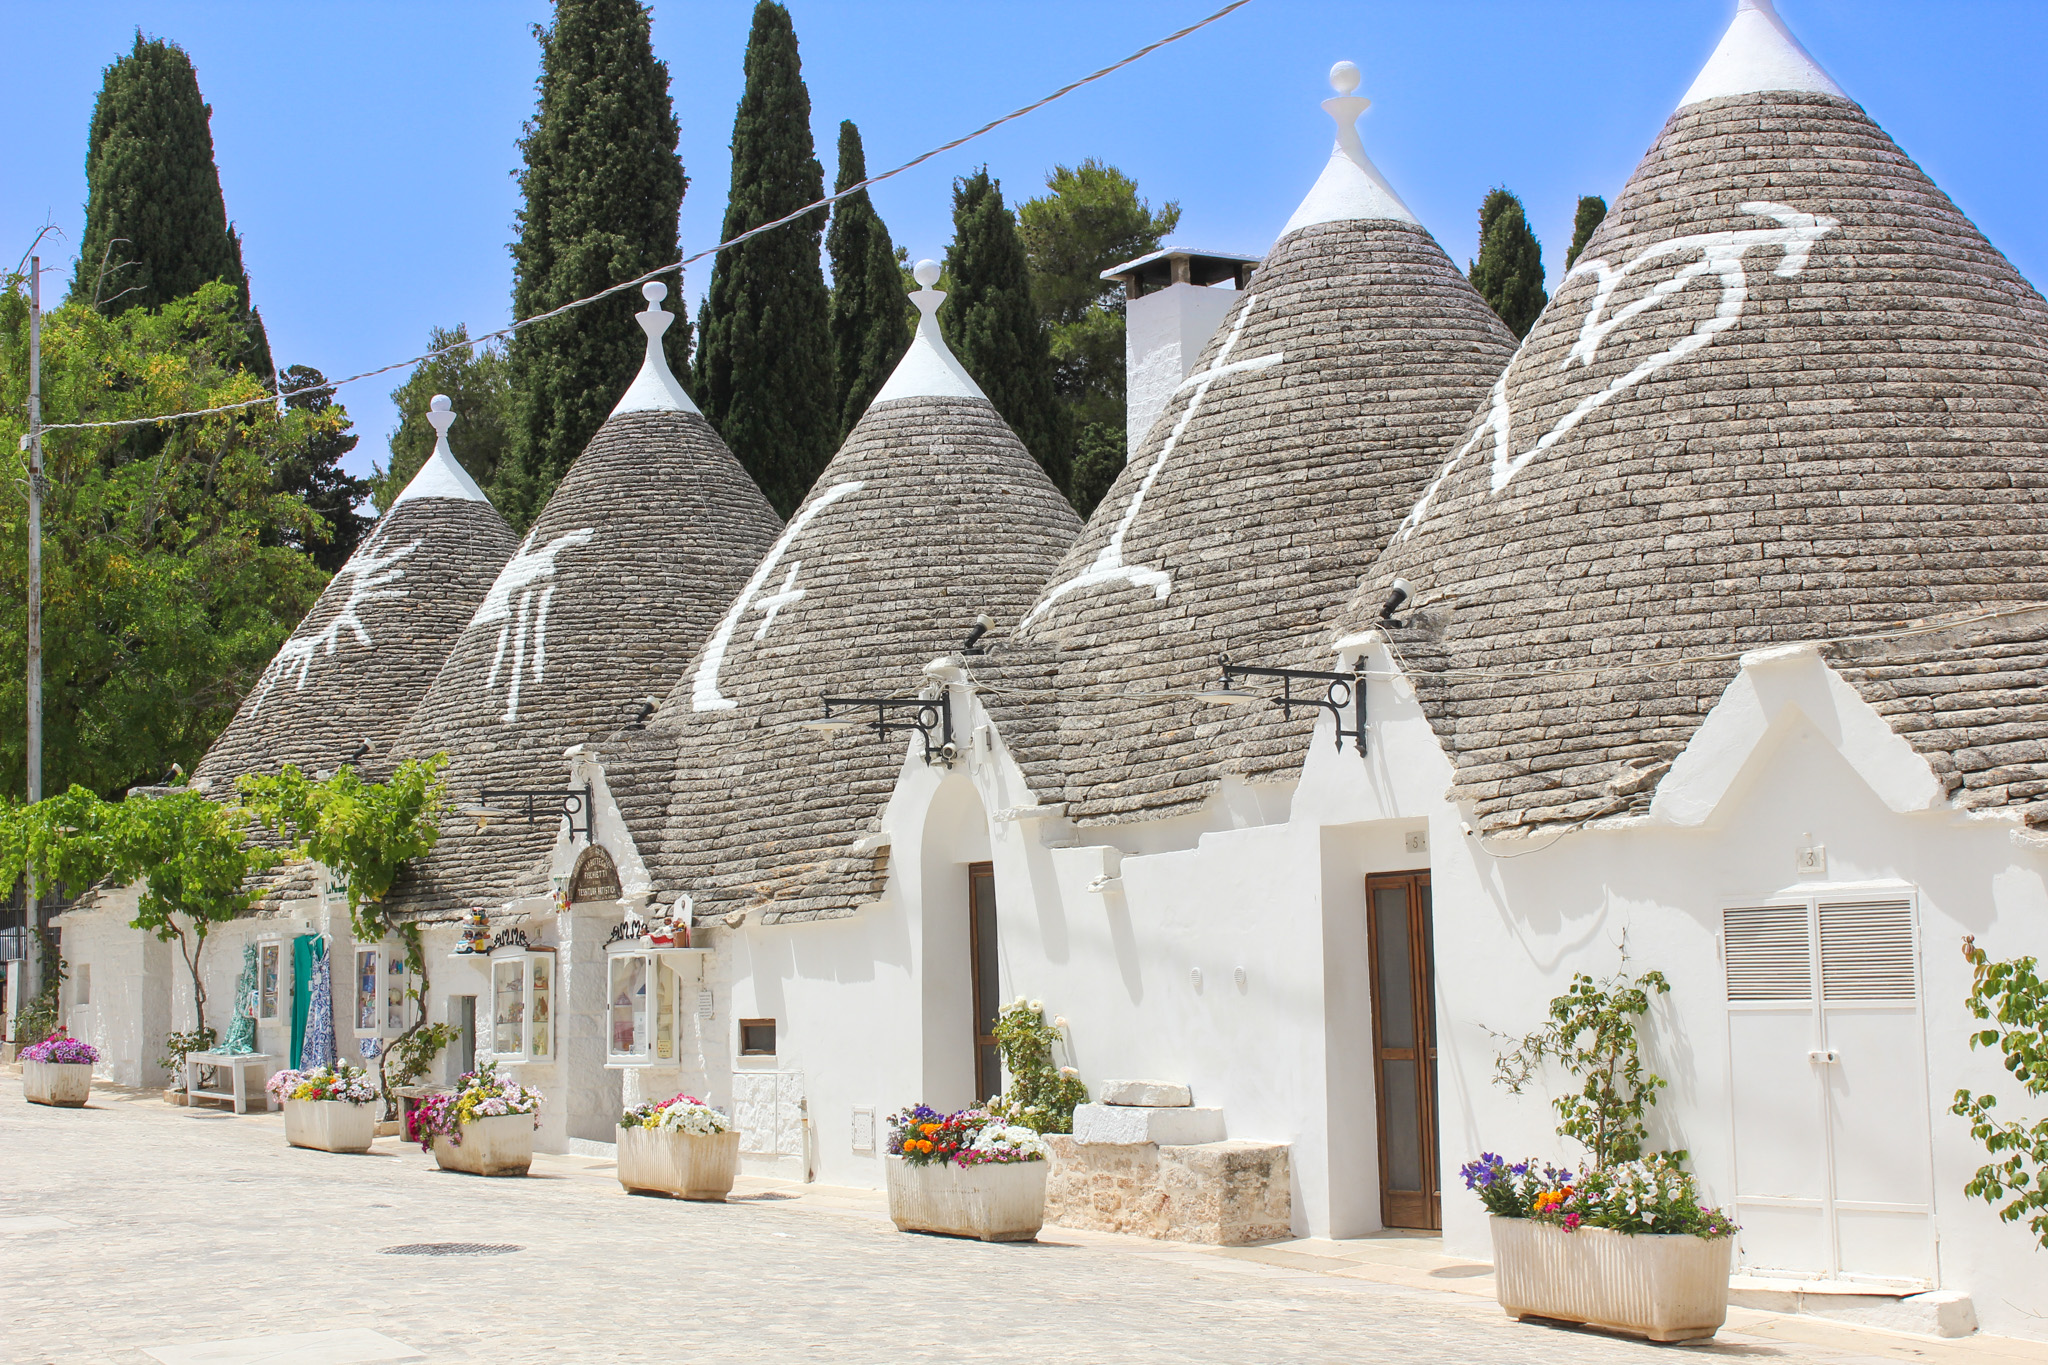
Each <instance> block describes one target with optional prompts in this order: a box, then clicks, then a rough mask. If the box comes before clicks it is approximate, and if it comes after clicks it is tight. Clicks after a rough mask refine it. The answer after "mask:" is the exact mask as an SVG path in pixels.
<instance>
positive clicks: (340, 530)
mask: <svg viewBox="0 0 2048 1365" xmlns="http://www.w3.org/2000/svg"><path fill="white" fill-rule="evenodd" d="M278 378H279V380H280V382H281V384H282V386H283V387H284V388H287V389H305V390H307V392H305V393H295V394H293V395H292V396H291V397H289V398H287V399H285V400H284V405H285V407H286V408H288V409H291V410H294V411H298V412H308V413H314V414H318V415H323V416H329V417H335V418H339V421H340V425H322V426H316V427H311V428H309V429H308V431H307V434H306V438H305V439H304V440H302V441H300V442H298V443H296V444H294V445H291V446H287V447H285V448H283V449H281V450H280V451H279V452H278V455H277V457H276V458H275V459H273V460H272V462H271V470H272V472H273V476H274V477H275V479H276V481H277V487H278V491H280V492H283V493H290V494H292V495H294V496H295V497H297V498H299V499H300V500H301V501H303V502H304V503H305V504H306V506H308V507H310V508H312V509H313V514H314V515H315V516H317V517H318V518H320V520H321V521H323V522H325V523H326V526H327V537H326V539H324V540H322V539H319V538H318V537H317V536H302V537H292V538H288V539H287V542H286V543H288V544H296V545H297V546H298V547H299V548H300V549H302V550H304V551H305V552H306V553H307V554H309V555H311V556H312V557H313V562H314V563H315V564H317V565H319V566H320V567H321V569H323V570H325V571H326V572H328V573H333V572H334V571H335V570H336V569H339V568H340V567H341V566H342V565H344V564H346V563H348V557H349V556H350V555H352V554H354V553H355V552H356V546H357V545H359V544H361V543H362V539H363V532H364V531H366V530H368V529H369V526H370V518H368V517H366V516H364V515H362V514H361V513H360V512H358V511H357V510H356V509H357V508H358V507H360V506H361V505H362V501H363V497H364V495H365V494H367V493H368V492H369V491H370V485H369V483H368V481H366V480H363V479H358V478H356V477H355V476H354V475H352V474H350V473H348V472H347V471H346V470H344V469H343V468H342V467H341V459H342V456H344V455H346V454H348V453H349V452H350V451H351V450H354V449H355V448H356V434H355V432H354V430H353V429H352V428H351V427H350V426H349V424H348V414H347V412H346V411H345V410H343V409H342V408H340V407H339V406H338V405H336V403H335V401H334V390H333V389H331V388H329V387H327V376H326V375H324V374H322V373H320V371H318V370H316V369H314V368H313V367H312V366H310V365H291V366H287V367H286V369H285V371H284V373H283V374H281V375H279V376H278Z"/></svg>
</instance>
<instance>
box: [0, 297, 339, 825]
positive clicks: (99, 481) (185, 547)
mask: <svg viewBox="0 0 2048 1365" xmlns="http://www.w3.org/2000/svg"><path fill="white" fill-rule="evenodd" d="M9 283H13V282H12V281H10V282H9ZM245 326H246V323H245V319H244V316H243V313H242V309H241V304H240V300H239V298H238V296H237V295H236V293H235V290H234V288H233V286H231V285H229V284H226V283H223V282H215V283H212V284H208V285H205V286H203V287H202V288H201V289H200V290H199V291H198V292H197V293H196V294H194V295H192V296H191V297H189V298H184V299H173V300H172V301H170V302H169V303H167V304H165V305H164V306H163V307H162V308H160V309H147V308H133V309H129V310H128V311H126V312H123V313H120V314H118V315H116V316H111V317H109V316H107V315H104V314H102V313H99V312H97V311H95V310H94V309H92V308H89V307H86V306H84V305H83V304H76V303H73V304H67V305H66V306H64V307H63V308H60V309H57V310H55V311H53V312H51V313H50V314H49V315H48V316H47V317H46V318H45V319H44V326H43V395H44V396H43V404H44V407H43V411H44V413H45V417H46V420H48V421H52V422H72V421H101V420H112V419H120V418H129V417H138V416H146V415H149V414H152V413H161V412H180V411H187V410H190V409H195V408H208V407H213V406H216V405H219V404H224V403H232V402H236V401H240V400H243V399H248V398H253V397H260V396H261V395H262V394H263V392H264V387H263V385H262V384H261V383H260V382H259V381H258V380H257V379H256V378H255V376H253V375H251V374H249V373H248V372H247V371H245V370H243V369H241V368H239V366H238V365H237V364H236V362H235V359H234V358H235V356H236V355H237V354H238V353H239V351H240V349H241V347H242V346H243V344H244V342H245V340H246V331H245ZM27 353H28V308H27V304H26V301H25V300H24V299H22V298H21V296H20V294H19V292H18V291H15V290H12V289H10V290H8V291H7V292H5V293H4V294H0V791H4V792H12V793H14V794H15V795H16V796H17V797H18V796H19V795H21V794H22V791H23V785H24V780H25V779H24V770H25V766H26V752H25V747H24V740H23V731H24V720H23V716H24V710H25V700H24V690H23V672H24V667H25V659H24V650H25V640H26V619H25V618H26V612H27V606H26V604H27V600H28V587H27V560H28V548H27V547H28V531H27V471H26V459H27V457H26V455H25V454H24V453H23V452H22V450H21V448H20V438H21V436H22V434H23V433H24V431H25V430H26V422H25V418H26V396H27V388H28V354H27ZM347 423H348V416H347V414H346V413H345V412H344V411H343V410H342V409H341V408H340V407H339V406H336V405H331V404H330V405H327V406H324V407H319V408H307V407H296V408H288V409H286V410H285V411H284V412H283V413H280V412H278V410H277V408H276V407H275V405H273V404H270V403H259V404H257V405H255V406H253V407H249V408H244V409H241V410H239V411H238V412H233V413H223V414H218V415H215V416H211V417H202V418H187V419H183V420H181V421H178V422H175V423H166V424H162V425H160V426H157V427H153V428H149V430H150V431H151V432H152V434H153V436H154V439H153V441H152V442H151V443H150V444H149V446H148V447H146V448H138V447H137V446H136V445H135V444H134V443H131V442H130V441H128V440H127V439H126V437H125V435H124V434H123V432H122V431H120V430H118V429H117V430H114V431H107V430H92V431H53V432H50V433H49V434H48V435H47V436H46V437H45V440H44V455H45V477H46V480H47V492H46V494H45V498H44V503H43V542H44V543H43V572H44V587H43V612H44V614H43V645H44V660H43V725H44V736H43V754H44V771H45V774H46V777H47V781H48V784H49V787H48V789H49V790H52V791H62V790H64V789H65V788H66V787H68V786H70V785H71V784H73V783H77V784H80V785H83V786H86V787H90V788H92V789H94V790H96V791H98V792H100V793H102V794H104V795H108V796H112V795H115V794H117V793H120V792H123V791H126V790H127V789H128V788H129V787H132V786H135V785H138V784H141V783H147V782H153V781H156V780H157V779H159V778H161V777H162V775H163V774H164V772H165V770H166V769H167V768H169V766H170V765H171V764H173V763H179V764H183V765H184V766H186V767H188V768H189V767H191V766H192V765H193V764H194V763H196V762H197V761H198V759H199V756H200V755H201V754H202V753H204V752H205V750H206V748H207V746H208V745H209V744H211V743H212V742H213V740H214V737H215V736H216V735H218V734H219V733H220V731H221V728H222V727H223V726H225V725H226V724H227V722H228V721H229V719H231V718H232V717H233V715H234V712H235V708H236V706H237V705H238V704H239V703H240V701H241V699H242V695H243V693H244V692H246V691H247V690H248V688H249V686H250V684H251V683H252V682H254V680H255V679H256V677H257V675H258V674H259V673H261V671H262V669H263V667H264V665H265V664H267V663H268V662H269V661H270V658H271V656H272V655H274V654H275V653H276V652H277V648H278V646H279V645H281V644H283V643H284V640H285V638H286V637H287V636H288V635H289V634H290V633H291V631H292V629H293V627H294V626H296V625H297V623H298V622H299V620H300V618H301V617H303V616H304V615H305V614H306V612H307V610H308V609H309V608H310V607H311V606H312V605H313V601H314V599H315V598H316V597H318V596H319V593H320V589H321V587H322V586H323V585H324V584H325V582H326V577H327V576H326V575H325V574H323V573H322V572H321V571H320V569H319V568H318V566H317V565H315V564H314V563H313V561H312V560H311V559H310V558H309V557H308V556H307V555H306V554H304V553H302V552H301V551H300V550H298V549H296V548H294V546H296V545H301V544H310V543H312V542H313V540H314V538H315V537H317V535H318V534H319V532H320V529H321V528H320V526H319V523H318V522H317V520H316V519H315V517H314V514H313V513H312V512H311V510H310V509H308V508H307V506H306V504H305V503H304V501H302V500H301V499H300V498H299V497H297V496H295V495H293V494H291V493H288V492H285V491H282V490H281V489H280V488H279V486H278V484H279V481H278V478H277V471H278V470H279V469H280V468H281V467H286V466H288V465H290V464H291V463H293V462H295V461H308V462H310V461H311V457H310V456H309V455H308V454H307V453H306V452H307V451H308V449H309V448H310V447H313V446H316V445H319V444H321V443H324V442H329V441H331V440H333V439H334V438H335V437H336V436H337V435H338V434H339V433H342V432H345V431H346V429H347Z"/></svg>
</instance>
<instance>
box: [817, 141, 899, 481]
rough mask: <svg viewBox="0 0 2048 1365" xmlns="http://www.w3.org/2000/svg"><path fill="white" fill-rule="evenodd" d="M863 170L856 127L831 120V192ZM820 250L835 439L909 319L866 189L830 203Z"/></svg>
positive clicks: (869, 391)
mask: <svg viewBox="0 0 2048 1365" xmlns="http://www.w3.org/2000/svg"><path fill="white" fill-rule="evenodd" d="M867 174H868V163H867V154H866V153H865V152H863V151H862V150H861V145H860V129H858V128H856V127H854V124H853V120H852V119H847V120H846V121H845V122H843V123H841V124H840V125H839V173H838V175H837V176H836V177H835V178H834V181H833V186H832V190H833V193H835V194H838V193H843V192H844V191H845V189H846V187H847V186H848V185H854V184H858V183H859V182H861V181H862V180H865V179H867ZM825 250H826V252H827V253H828V254H829V255H830V256H831V258H832V307H831V325H832V361H833V365H834V367H835V368H836V371H837V374H838V380H839V386H838V388H837V390H836V391H835V392H836V393H837V395H838V401H839V439H840V440H842V441H843V440H845V439H846V433H847V432H849V431H852V430H853V424H854V423H855V422H858V421H859V420H860V415H861V414H862V413H864V412H866V411H867V410H868V404H869V403H872V402H873V401H874V399H875V394H876V392H877V391H879V390H880V389H881V387H882V384H883V382H884V381H886V380H887V379H888V378H889V372H890V371H891V370H893V369H895V368H896V362H897V361H899V360H901V359H902V358H903V352H904V351H905V350H906V349H907V348H908V347H909V345H910V330H911V325H912V324H911V321H910V309H909V308H908V306H906V304H905V303H904V298H903V295H904V290H903V276H902V272H901V271H900V270H899V269H898V268H897V265H896V248H895V246H894V245H893V244H892V243H891V242H890V240H889V229H888V228H887V227H885V226H883V224H882V220H881V217H880V216H879V215H878V214H876V212H875V206H874V205H873V204H872V203H870V202H868V192H867V191H866V190H862V191H861V192H860V193H859V194H853V195H848V196H847V197H846V198H844V199H842V200H840V201H839V202H838V203H837V204H834V205H833V206H832V227H831V229H830V230H829V231H828V232H827V233H826V234H825Z"/></svg>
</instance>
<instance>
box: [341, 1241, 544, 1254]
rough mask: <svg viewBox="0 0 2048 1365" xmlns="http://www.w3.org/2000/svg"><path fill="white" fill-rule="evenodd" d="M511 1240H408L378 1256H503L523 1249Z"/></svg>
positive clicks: (388, 1248)
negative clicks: (402, 1244)
mask: <svg viewBox="0 0 2048 1365" xmlns="http://www.w3.org/2000/svg"><path fill="white" fill-rule="evenodd" d="M524 1250H526V1248H525V1247H522V1246H515V1245H513V1244H512V1243H511V1242H408V1243H406V1244H405V1245H404V1246H402V1247H385V1248H384V1249H383V1250H382V1251H380V1252H378V1253H377V1254H378V1255H380V1256H503V1255H504V1254H505V1253H506V1252H508V1251H524Z"/></svg>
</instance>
